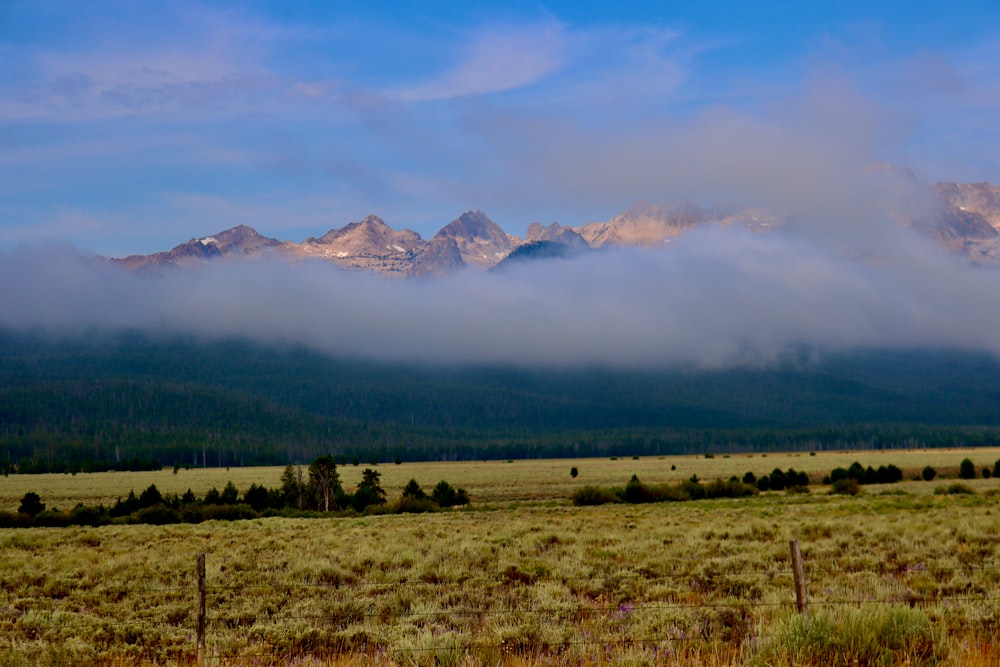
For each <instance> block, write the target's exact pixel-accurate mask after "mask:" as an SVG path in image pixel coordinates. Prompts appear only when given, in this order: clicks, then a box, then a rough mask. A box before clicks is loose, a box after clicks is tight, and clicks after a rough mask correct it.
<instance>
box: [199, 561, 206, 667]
mask: <svg viewBox="0 0 1000 667" xmlns="http://www.w3.org/2000/svg"><path fill="white" fill-rule="evenodd" d="M198 667H205V554H198Z"/></svg>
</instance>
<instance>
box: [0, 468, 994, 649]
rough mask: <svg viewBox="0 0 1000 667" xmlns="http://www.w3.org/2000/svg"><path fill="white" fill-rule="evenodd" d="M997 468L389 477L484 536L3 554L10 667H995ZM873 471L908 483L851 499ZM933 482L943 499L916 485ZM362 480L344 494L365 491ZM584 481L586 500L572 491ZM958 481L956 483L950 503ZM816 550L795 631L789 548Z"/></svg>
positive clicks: (449, 527) (58, 488) (7, 485)
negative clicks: (695, 495) (667, 492)
mask: <svg viewBox="0 0 1000 667" xmlns="http://www.w3.org/2000/svg"><path fill="white" fill-rule="evenodd" d="M966 457H968V458H971V459H972V460H973V461H974V462H975V463H976V467H977V470H981V469H982V468H984V467H990V468H992V465H993V463H994V462H995V461H996V459H998V458H1000V451H998V450H982V449H980V450H928V451H924V450H917V451H906V452H903V451H889V452H856V453H824V452H820V453H817V455H815V456H810V455H809V454H808V453H805V454H792V455H776V454H769V455H767V456H766V457H764V456H761V455H754V456H749V455H747V456H735V455H734V456H731V457H723V456H716V457H714V458H708V459H707V458H704V457H664V458H644V459H640V460H632V459H628V460H622V459H618V460H610V459H601V460H594V459H586V460H560V461H552V460H548V461H514V462H510V463H508V462H469V463H458V462H456V463H404V464H402V465H392V464H382V465H380V466H378V470H379V471H380V472H381V473H382V481H383V484H384V486H385V488H386V490H387V492H388V495H389V498H390V500H392V499H394V498H396V497H398V495H399V493H400V490H401V489H402V487H403V485H404V484H405V483H406V482H407V481H408V480H409V479H411V478H414V479H417V480H418V482H420V484H421V485H423V486H425V487H427V486H431V485H433V484H434V483H435V482H437V481H438V480H441V479H445V480H448V481H449V482H451V483H452V484H454V485H456V486H461V487H464V488H466V489H467V490H468V491H469V494H470V496H471V499H472V504H471V505H470V506H468V507H467V508H465V509H462V510H451V511H442V512H437V513H429V514H379V515H364V516H341V517H333V518H315V519H295V518H278V517H275V518H264V519H255V520H249V521H236V522H220V521H210V522H206V523H201V524H196V525H190V524H179V525H170V526H151V525H109V526H102V527H96V528H86V527H70V528H31V529H5V530H2V531H0V586H2V592H0V636H2V638H3V639H2V640H0V641H2V643H0V665H35V664H44V665H87V664H101V665H103V664H129V665H133V664H143V663H145V664H157V665H160V664H178V665H187V664H196V661H197V652H196V639H195V637H196V627H197V616H198V607H197V601H198V594H197V591H198V586H197V577H196V557H197V554H199V553H204V554H205V555H206V563H207V572H206V579H205V582H206V602H207V632H206V636H207V639H206V645H207V653H206V664H210V665H258V664H289V663H294V664H301V665H308V664H334V665H340V664H357V665H363V664H375V665H395V664H402V665H456V666H459V665H508V664H510V665H543V664H544V665H622V666H624V665H674V664H690V665H695V664H708V665H713V664H714V665H731V664H753V665H793V664H794V665H798V664H830V665H836V664H843V665H850V664H872V665H875V664H884V665H894V664H913V665H917V664H927V665H931V664H946V665H995V664H998V663H1000V651H998V649H997V640H998V638H1000V637H998V634H1000V522H998V518H1000V479H997V478H989V479H982V478H981V476H980V478H977V479H974V480H968V481H966V480H963V483H964V484H966V485H967V487H968V489H970V490H972V491H973V493H959V494H948V493H940V492H939V491H940V490H941V488H942V484H943V485H948V484H950V483H952V482H955V481H957V480H956V479H955V478H956V477H957V471H958V464H959V462H960V461H961V460H962V459H963V458H966ZM853 461H859V462H860V463H862V465H865V466H868V465H873V466H878V465H883V464H889V463H892V464H894V465H897V466H899V467H900V468H902V469H903V470H904V481H903V482H901V483H898V484H892V485H872V486H865V487H863V491H862V493H861V494H859V495H857V496H841V495H830V494H829V493H828V491H829V487H823V486H819V485H818V481H819V479H821V478H822V477H823V476H824V475H827V474H829V472H830V470H831V469H832V468H834V467H847V466H849V465H850V464H851V463H852V462H853ZM926 465H931V466H934V467H935V468H937V469H938V472H939V478H938V479H935V480H934V481H932V482H924V481H913V480H912V477H914V476H915V475H918V474H919V472H920V470H921V469H922V468H923V467H924V466H926ZM364 467H365V466H363V465H362V466H359V467H358V468H355V467H353V466H347V467H342V468H340V469H339V471H340V473H341V477H342V481H343V483H344V485H345V487H350V486H352V485H355V484H357V482H358V481H359V480H360V475H361V470H362V469H363V468H364ZM571 467H576V468H577V469H578V471H579V476H578V477H576V478H575V479H574V478H572V477H571V476H570V474H569V471H570V468H571ZM789 467H794V468H795V469H796V470H800V471H805V472H807V473H809V474H810V477H811V478H812V480H813V482H814V485H813V486H811V487H810V492H809V493H804V494H802V493H794V494H789V493H785V492H768V493H763V494H761V495H759V496H754V497H749V498H741V499H715V500H700V501H688V502H673V503H658V504H644V505H625V504H609V505H603V506H599V507H575V506H573V505H572V504H571V502H570V500H569V498H570V495H571V494H572V492H573V491H574V490H575V489H578V488H580V487H581V486H583V485H588V484H592V485H618V486H621V485H624V483H625V482H626V481H628V479H629V477H630V476H631V475H632V474H636V475H638V476H639V477H640V478H641V479H642V480H643V481H644V482H648V483H662V482H678V481H681V480H683V479H687V478H689V477H690V476H691V475H697V476H698V477H699V478H701V479H706V480H707V479H713V478H715V477H723V478H726V477H729V476H730V475H734V474H735V475H737V476H741V475H742V474H743V473H745V472H747V471H748V470H749V471H753V472H754V473H755V474H756V475H758V476H760V475H762V474H766V473H769V472H770V471H771V470H772V469H774V468H781V469H787V468H789ZM280 474H281V469H280V468H232V469H230V470H225V469H208V470H195V469H192V470H183V469H182V470H179V471H178V472H177V473H176V474H175V473H174V472H173V471H172V470H169V469H168V470H164V471H161V472H153V473H101V474H90V475H87V474H79V475H76V476H70V475H46V476H28V475H23V476H16V475H14V476H10V477H7V478H2V479H0V502H2V505H3V508H4V509H8V510H10V509H16V505H17V502H18V499H19V498H20V497H21V496H23V494H24V493H26V492H28V491H34V492H37V493H38V494H39V495H40V496H41V498H42V500H43V502H46V503H48V504H50V505H53V506H57V507H60V508H68V507H71V506H72V505H73V504H75V503H76V502H85V503H95V502H104V503H109V502H114V500H115V498H117V497H120V496H123V495H126V494H127V493H128V491H129V490H133V489H134V490H135V491H136V493H138V492H140V491H141V490H142V489H143V488H145V487H146V486H148V485H149V484H154V483H155V484H156V485H157V487H158V488H159V489H160V490H161V491H162V492H163V493H182V492H184V491H186V490H187V489H188V488H191V489H192V490H193V491H194V492H196V493H198V494H202V493H204V492H205V491H207V490H208V489H210V488H211V487H213V486H215V487H218V488H221V487H222V486H224V485H225V484H226V482H227V481H230V480H231V481H233V482H234V484H236V485H237V487H239V489H240V490H241V491H243V490H245V489H246V488H247V487H248V486H249V485H250V484H251V483H258V484H261V483H262V484H265V485H268V486H274V485H277V484H278V480H279V477H280ZM941 475H944V477H945V480H946V481H945V482H941V481H940V479H941V478H940V476H941ZM792 539H795V540H798V543H799V545H800V546H801V549H802V555H803V561H804V570H805V580H806V587H807V591H808V616H802V615H800V614H799V613H798V611H797V609H796V603H795V601H796V598H795V591H794V587H793V573H792V566H791V562H790V555H789V541H790V540H792Z"/></svg>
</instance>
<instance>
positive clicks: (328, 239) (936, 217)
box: [110, 166, 1000, 278]
mask: <svg viewBox="0 0 1000 667" xmlns="http://www.w3.org/2000/svg"><path fill="white" fill-rule="evenodd" d="M874 170H875V171H878V172H881V173H888V174H891V175H892V176H893V177H895V178H897V179H899V180H900V181H901V182H902V183H904V185H905V186H906V187H907V188H908V192H909V193H910V194H911V195H912V194H914V193H915V194H916V195H917V196H911V197H909V199H908V200H907V201H908V202H909V203H908V204H907V205H902V206H900V205H898V203H895V204H893V205H892V206H891V207H890V209H891V212H890V215H891V217H892V218H893V219H894V221H895V222H896V223H898V224H899V225H900V226H902V227H905V228H909V229H913V230H916V231H917V232H919V233H923V234H925V235H927V236H929V237H931V238H933V239H934V240H935V241H936V242H938V243H940V244H941V245H942V246H944V247H945V248H947V249H949V250H950V251H953V252H955V253H959V254H961V255H963V256H965V257H966V258H967V259H968V260H969V261H971V262H973V263H977V264H990V265H1000V186H993V185H990V184H989V183H973V184H961V183H938V184H936V185H934V186H928V185H925V184H921V183H919V182H917V180H916V178H915V177H914V176H913V175H912V173H911V172H909V171H908V170H906V169H899V168H893V167H886V166H878V167H876V168H875V169H874ZM786 223H787V220H785V219H783V218H782V217H780V216H777V215H775V214H773V213H771V212H769V211H767V210H762V209H749V208H732V209H718V208H716V209H712V208H702V207H700V206H697V205H695V204H692V203H689V202H678V203H672V204H661V205H653V204H648V203H641V204H638V205H636V206H634V207H632V208H631V209H629V210H627V211H625V212H623V213H621V214H619V215H617V216H615V217H614V218H612V219H610V220H607V221H605V222H591V223H588V224H584V225H581V226H578V227H566V226H563V225H560V224H559V223H552V224H550V225H548V226H542V225H541V224H539V223H537V222H535V223H532V224H531V225H529V226H528V228H527V233H526V235H525V238H523V239H522V238H519V237H517V236H513V235H511V234H508V233H507V232H505V231H504V230H503V228H501V227H500V225H498V224H497V223H496V222H494V221H493V220H491V219H490V218H489V217H488V216H487V215H486V214H485V213H483V212H482V211H467V212H465V213H463V214H462V215H460V216H459V217H458V218H456V219H455V220H452V221H451V222H449V223H448V224H447V225H445V226H444V227H443V228H441V230H440V231H438V232H437V233H436V234H435V235H434V236H432V237H431V238H430V239H424V238H422V237H421V236H420V234H419V233H417V232H415V231H413V230H410V229H402V230H397V229H393V228H392V227H390V226H389V225H388V224H386V222H385V221H384V220H382V218H380V217H378V216H376V215H369V216H368V217H366V218H365V219H363V220H361V221H358V222H351V223H349V224H347V225H345V226H343V227H340V228H338V229H331V230H330V231H329V232H327V233H326V234H324V235H323V236H320V237H318V238H314V237H310V238H307V239H306V240H304V241H303V242H301V243H296V242H294V241H280V240H278V239H274V238H269V237H266V236H263V235H261V234H260V233H258V232H257V230H255V229H253V228H251V227H248V226H246V225H238V226H236V227H233V228H231V229H227V230H225V231H222V232H218V233H216V234H213V235H211V236H205V237H202V238H194V239H191V240H189V241H187V242H186V243H182V244H180V245H178V246H176V247H174V248H173V249H171V250H169V251H165V252H159V253H155V254H151V255H131V256H128V257H124V258H120V259H112V260H110V261H112V262H115V263H117V264H119V265H121V266H124V267H125V268H127V269H130V270H133V271H158V270H165V269H169V268H174V267H187V266H193V265H198V264H203V263H206V262H213V261H217V260H220V259H229V260H236V259H245V258H257V257H270V258H277V259H281V260H285V261H289V262H297V261H305V260H322V261H327V262H330V263H332V264H335V265H337V266H339V267H341V268H344V269H347V270H355V271H367V272H374V273H379V274H383V275H386V276H390V277H405V278H410V277H420V276H441V275H446V274H449V273H452V272H454V271H457V270H460V269H462V268H464V267H471V268H474V269H479V270H488V269H501V268H503V267H504V266H506V265H508V264H511V263H515V262H519V261H527V260H532V259H538V258H553V257H565V256H569V255H573V254H577V253H580V252H586V251H589V250H595V249H598V248H604V247H610V246H639V247H656V246H663V245H665V244H668V243H670V242H671V241H673V240H674V239H676V238H677V237H679V236H681V235H683V234H685V233H686V232H688V231H690V230H692V229H694V228H697V227H699V226H703V225H719V226H723V227H734V226H738V227H743V228H745V229H748V230H750V231H752V232H755V233H767V232H769V231H771V230H772V229H776V228H780V227H781V226H782V225H784V224H786Z"/></svg>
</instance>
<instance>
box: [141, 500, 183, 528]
mask: <svg viewBox="0 0 1000 667" xmlns="http://www.w3.org/2000/svg"><path fill="white" fill-rule="evenodd" d="M132 516H133V517H134V518H135V520H136V522H137V523H149V524H152V525H154V526H165V525H167V524H171V523H180V522H181V515H180V512H177V511H176V510H172V509H170V508H169V507H166V506H164V505H154V506H153V507H144V508H143V509H141V510H139V511H138V512H136V513H135V514H133V515H132Z"/></svg>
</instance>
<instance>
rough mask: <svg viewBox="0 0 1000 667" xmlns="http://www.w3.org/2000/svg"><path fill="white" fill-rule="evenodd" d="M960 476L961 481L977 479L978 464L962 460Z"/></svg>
mask: <svg viewBox="0 0 1000 667" xmlns="http://www.w3.org/2000/svg"><path fill="white" fill-rule="evenodd" d="M958 476H959V478H961V479H975V478H976V464H975V463H973V462H972V459H962V462H961V463H960V464H959V465H958Z"/></svg>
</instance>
